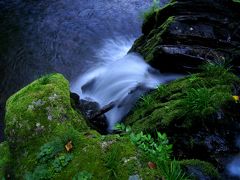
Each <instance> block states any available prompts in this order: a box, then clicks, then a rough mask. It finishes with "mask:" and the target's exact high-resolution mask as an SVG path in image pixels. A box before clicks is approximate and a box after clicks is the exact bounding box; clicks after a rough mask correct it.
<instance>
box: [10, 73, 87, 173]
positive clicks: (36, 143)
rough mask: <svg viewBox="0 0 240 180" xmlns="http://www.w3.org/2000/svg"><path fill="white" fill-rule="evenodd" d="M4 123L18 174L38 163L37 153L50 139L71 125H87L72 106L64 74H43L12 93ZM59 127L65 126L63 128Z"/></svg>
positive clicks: (85, 126) (79, 127) (76, 126)
mask: <svg viewBox="0 0 240 180" xmlns="http://www.w3.org/2000/svg"><path fill="white" fill-rule="evenodd" d="M5 125H6V126H5V135H6V138H7V140H8V142H9V145H10V147H11V149H10V150H11V152H12V155H13V156H14V157H17V158H16V160H15V167H14V168H15V170H16V175H19V176H22V175H23V172H25V170H29V169H31V168H32V167H33V166H34V165H35V164H36V160H34V159H35V158H34V157H35V153H36V152H37V151H38V149H39V148H40V147H41V146H42V145H43V144H44V143H46V142H47V141H48V140H49V139H51V138H52V137H57V136H59V135H60V134H61V135H62V134H66V128H68V127H69V128H70V127H72V126H74V127H75V128H76V129H77V130H80V131H83V130H84V131H86V130H87V129H88V127H87V125H86V123H85V121H84V119H83V118H82V117H81V115H80V114H78V113H77V112H75V111H74V110H73V109H72V107H71V103H70V92H69V83H68V81H67V80H66V79H65V78H64V77H63V76H62V75H61V74H51V75H47V76H44V77H42V78H40V79H38V80H36V81H34V82H33V83H31V84H30V85H28V86H26V87H25V88H23V89H21V90H20V91H18V92H17V93H16V94H14V95H12V96H11V97H10V98H9V99H8V101H7V104H6V116H5ZM58 127H64V128H63V129H62V132H59V131H57V129H58ZM23 162H24V163H23Z"/></svg>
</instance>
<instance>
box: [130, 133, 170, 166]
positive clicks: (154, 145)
mask: <svg viewBox="0 0 240 180" xmlns="http://www.w3.org/2000/svg"><path fill="white" fill-rule="evenodd" d="M130 139H131V141H132V142H133V143H134V144H136V145H137V146H138V147H139V148H140V149H141V150H142V151H143V152H144V153H145V154H146V155H147V156H149V158H150V159H151V160H152V161H155V162H156V161H165V160H169V159H170V154H171V152H172V145H171V144H169V141H168V139H167V135H166V134H161V133H159V132H157V139H156V140H154V139H153V138H152V137H151V135H150V134H147V135H144V134H143V132H141V133H139V134H134V133H131V134H130Z"/></svg>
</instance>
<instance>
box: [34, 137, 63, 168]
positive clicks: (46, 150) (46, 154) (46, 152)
mask: <svg viewBox="0 0 240 180" xmlns="http://www.w3.org/2000/svg"><path fill="white" fill-rule="evenodd" d="M63 150H64V144H63V143H62V141H61V140H60V139H56V140H55V141H52V142H49V143H47V144H44V145H43V146H42V147H41V148H40V152H39V153H38V154H37V160H38V161H39V162H41V163H43V162H47V161H48V160H50V159H52V158H53V157H54V156H55V155H56V154H58V153H59V152H61V151H63Z"/></svg>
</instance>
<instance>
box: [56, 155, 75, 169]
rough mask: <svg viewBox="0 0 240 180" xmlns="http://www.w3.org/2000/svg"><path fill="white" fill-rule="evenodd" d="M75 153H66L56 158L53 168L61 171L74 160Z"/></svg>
mask: <svg viewBox="0 0 240 180" xmlns="http://www.w3.org/2000/svg"><path fill="white" fill-rule="evenodd" d="M72 158H73V155H71V154H64V155H61V156H59V157H58V158H56V159H55V160H54V161H53V162H52V165H53V168H54V171H55V172H60V171H61V170H62V169H63V168H64V167H65V166H67V165H68V163H69V162H70V161H71V160H72Z"/></svg>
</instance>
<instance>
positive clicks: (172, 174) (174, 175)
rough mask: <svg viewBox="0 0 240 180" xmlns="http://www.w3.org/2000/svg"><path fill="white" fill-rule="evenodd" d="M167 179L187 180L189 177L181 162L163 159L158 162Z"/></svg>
mask: <svg viewBox="0 0 240 180" xmlns="http://www.w3.org/2000/svg"><path fill="white" fill-rule="evenodd" d="M158 166H159V167H160V169H161V173H162V174H163V176H164V179H165V180H187V179H189V177H188V176H187V175H186V174H185V173H184V172H183V171H182V169H181V166H180V164H179V163H178V162H177V161H175V160H173V161H171V162H167V161H161V162H160V163H158Z"/></svg>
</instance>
